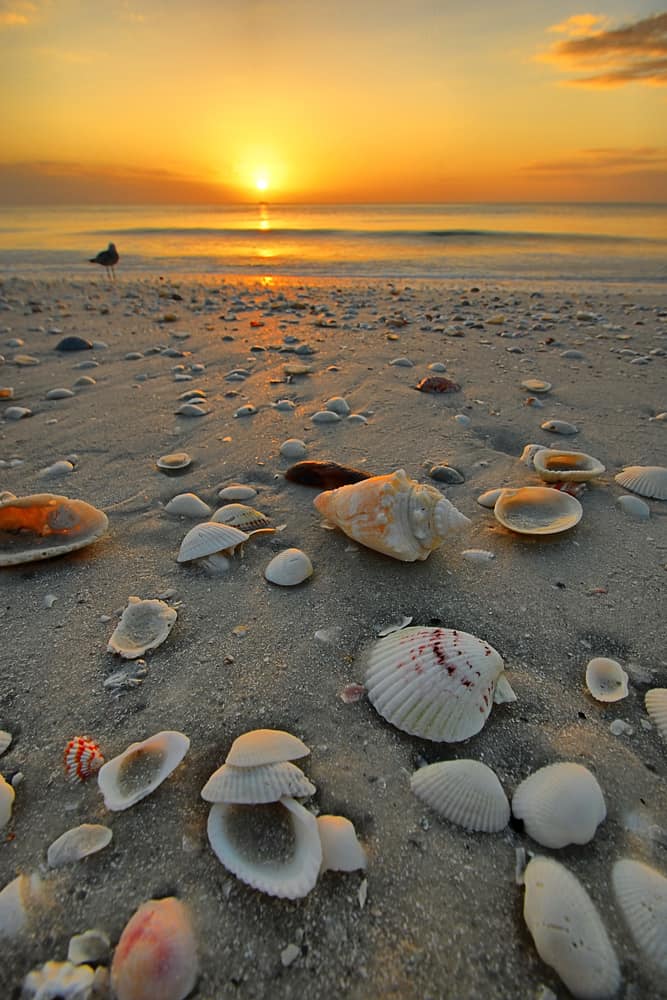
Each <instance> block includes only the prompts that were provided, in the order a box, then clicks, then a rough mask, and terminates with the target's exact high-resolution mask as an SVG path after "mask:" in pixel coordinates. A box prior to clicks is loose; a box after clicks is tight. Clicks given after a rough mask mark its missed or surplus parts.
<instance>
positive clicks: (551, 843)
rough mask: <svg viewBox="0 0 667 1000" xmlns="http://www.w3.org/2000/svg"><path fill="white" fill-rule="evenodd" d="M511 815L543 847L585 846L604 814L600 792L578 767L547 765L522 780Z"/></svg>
mask: <svg viewBox="0 0 667 1000" xmlns="http://www.w3.org/2000/svg"><path fill="white" fill-rule="evenodd" d="M512 812H513V814H514V815H515V816H516V818H517V819H521V820H523V825H524V827H525V830H526V833H527V834H528V836H529V837H532V838H533V840H536V841H537V843H538V844H542V845H543V847H555V848H558V847H566V846H567V845H568V844H587V843H588V842H589V840H592V839H593V837H594V836H595V831H596V830H597V828H598V826H599V824H600V823H602V821H603V820H604V819H605V817H606V815H607V807H606V806H605V802H604V797H603V795H602V789H601V788H600V786H599V785H598V783H597V781H596V780H595V778H594V777H593V775H592V774H591V772H590V771H589V770H588V769H587V768H585V767H583V766H582V765H581V764H573V763H569V762H567V763H562V764H549V765H548V766H547V767H542V768H540V770H539V771H535V773H534V774H531V775H530V777H528V778H526V780H525V781H522V782H521V784H520V785H519V787H518V788H517V790H516V791H515V793H514V796H513V798H512Z"/></svg>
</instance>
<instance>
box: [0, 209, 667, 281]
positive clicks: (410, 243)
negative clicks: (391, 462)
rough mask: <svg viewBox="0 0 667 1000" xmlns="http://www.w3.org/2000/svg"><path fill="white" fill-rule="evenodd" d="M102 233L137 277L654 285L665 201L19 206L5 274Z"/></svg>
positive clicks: (666, 260)
mask: <svg viewBox="0 0 667 1000" xmlns="http://www.w3.org/2000/svg"><path fill="white" fill-rule="evenodd" d="M109 242H114V243H115V244H116V246H117V248H118V252H119V253H120V258H121V260H120V264H119V265H118V272H119V274H125V275H134V276H136V277H142V276H144V277H148V276H151V275H156V274H159V275H167V274H169V275H173V274H179V275H196V274H201V275H216V274H220V275H244V276H248V275H249V276H257V277H264V276H281V275H284V276H302V277H304V278H308V277H311V278H315V277H327V278H329V277H332V278H336V277H338V278H341V279H342V278H369V279H370V278H385V279H418V278H423V279H430V280H437V279H447V278H466V279H471V280H485V279H497V280H503V281H506V280H512V279H521V280H540V281H541V280H545V281H568V280H577V281H581V280H594V281H623V282H627V281H641V282H660V281H664V280H665V279H666V278H667V205H664V204H661V205H648V204H451V205H422V204H418V205H396V204H394V205H375V204H373V205H280V204H275V205H274V204H269V203H267V204H252V205H220V206H192V205H187V206H179V205H169V206H162V205H160V206H136V205H131V206H127V205H124V206H119V205H109V206H38V207H35V206H30V207H20V206H17V207H11V208H3V210H2V214H1V215H0V274H2V275H5V276H9V275H24V276H30V275H35V276H36V275H38V274H39V275H44V274H46V275H49V274H51V275H53V276H57V275H58V276H59V275H67V276H73V277H76V276H80V275H82V274H84V273H88V274H89V273H90V271H91V265H90V264H88V262H87V259H88V258H89V257H92V256H94V255H95V254H96V253H97V252H98V251H99V250H102V249H104V248H106V246H107V244H108V243H109ZM96 270H97V269H96ZM99 270H100V273H101V269H99Z"/></svg>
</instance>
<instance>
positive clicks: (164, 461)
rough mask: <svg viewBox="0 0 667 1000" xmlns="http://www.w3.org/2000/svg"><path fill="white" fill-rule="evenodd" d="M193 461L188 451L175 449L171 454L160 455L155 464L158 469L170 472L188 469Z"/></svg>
mask: <svg viewBox="0 0 667 1000" xmlns="http://www.w3.org/2000/svg"><path fill="white" fill-rule="evenodd" d="M191 462H192V459H191V458H190V456H189V455H188V453H187V451H175V452H173V453H172V454H171V455H160V457H159V458H158V459H157V460H156V462H155V464H156V465H157V467H158V469H164V470H165V471H167V472H169V471H170V470H176V469H187V467H188V465H190V464H191Z"/></svg>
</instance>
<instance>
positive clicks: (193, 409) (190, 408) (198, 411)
mask: <svg viewBox="0 0 667 1000" xmlns="http://www.w3.org/2000/svg"><path fill="white" fill-rule="evenodd" d="M210 412H211V411H210V410H205V409H204V408H203V406H197V404H196V403H181V405H180V406H179V407H178V409H177V410H174V413H175V414H176V415H177V416H179V417H205V416H206V415H207V414H208V413H210Z"/></svg>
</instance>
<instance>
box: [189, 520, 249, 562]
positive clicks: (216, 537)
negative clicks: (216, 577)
mask: <svg viewBox="0 0 667 1000" xmlns="http://www.w3.org/2000/svg"><path fill="white" fill-rule="evenodd" d="M247 541H248V535H247V534H246V532H245V531H241V530H240V529H239V528H234V527H233V526H232V525H231V524H218V523H217V522H216V521H204V523H203V524H196V525H195V527H194V528H191V529H190V531H188V533H187V535H186V536H185V538H184V539H183V541H182V542H181V547H180V549H179V552H178V556H177V558H176V561H177V562H191V561H192V560H193V559H205V558H206V556H211V555H213V554H214V553H216V552H223V553H225V552H227V551H230V552H233V551H234V549H235V548H236V546H237V545H240V544H241V543H242V542H247Z"/></svg>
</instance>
